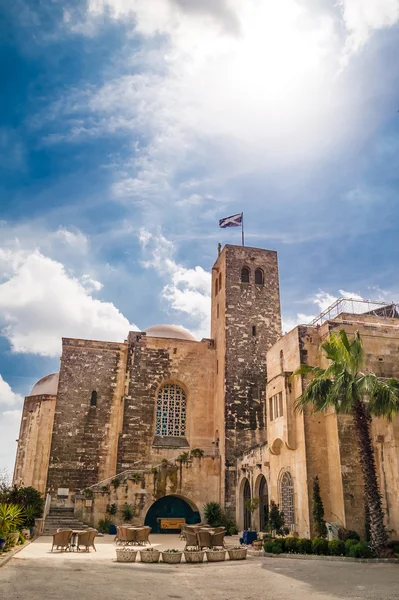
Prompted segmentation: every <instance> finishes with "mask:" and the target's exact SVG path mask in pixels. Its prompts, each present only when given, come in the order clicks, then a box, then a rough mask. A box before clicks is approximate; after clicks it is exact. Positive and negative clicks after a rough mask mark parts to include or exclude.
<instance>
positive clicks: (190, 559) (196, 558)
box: [184, 550, 205, 563]
mask: <svg viewBox="0 0 399 600" xmlns="http://www.w3.org/2000/svg"><path fill="white" fill-rule="evenodd" d="M204 554H205V552H204V551H203V550H195V551H194V552H187V550H186V551H185V552H184V558H185V559H186V563H202V562H203V560H204Z"/></svg>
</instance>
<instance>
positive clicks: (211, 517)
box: [204, 502, 223, 527]
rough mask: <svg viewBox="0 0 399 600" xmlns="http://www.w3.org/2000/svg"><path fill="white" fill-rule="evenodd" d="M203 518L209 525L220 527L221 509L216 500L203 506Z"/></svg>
mask: <svg viewBox="0 0 399 600" xmlns="http://www.w3.org/2000/svg"><path fill="white" fill-rule="evenodd" d="M204 515H205V519H206V521H207V523H208V525H210V526H211V527H220V525H221V523H222V519H223V511H222V507H221V506H220V504H218V503H217V502H208V503H207V504H205V506H204Z"/></svg>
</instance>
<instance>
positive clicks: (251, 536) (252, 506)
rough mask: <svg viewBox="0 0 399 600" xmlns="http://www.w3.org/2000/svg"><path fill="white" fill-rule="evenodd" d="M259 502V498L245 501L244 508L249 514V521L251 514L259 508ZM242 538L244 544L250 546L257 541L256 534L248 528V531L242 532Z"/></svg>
mask: <svg viewBox="0 0 399 600" xmlns="http://www.w3.org/2000/svg"><path fill="white" fill-rule="evenodd" d="M259 502H260V500H259V498H247V500H245V508H246V509H247V510H248V511H249V512H250V513H251V521H252V516H253V513H254V512H255V511H256V509H257V508H258V507H259ZM242 537H243V542H244V544H246V545H248V546H250V545H251V544H252V542H254V541H255V540H256V539H257V537H258V534H257V532H256V531H255V530H254V531H252V527H250V528H249V529H248V530H246V531H244V532H243V534H242Z"/></svg>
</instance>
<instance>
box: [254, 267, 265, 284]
mask: <svg viewBox="0 0 399 600" xmlns="http://www.w3.org/2000/svg"><path fill="white" fill-rule="evenodd" d="M255 283H256V285H263V284H264V275H263V271H262V269H256V271H255Z"/></svg>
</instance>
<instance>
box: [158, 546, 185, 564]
mask: <svg viewBox="0 0 399 600" xmlns="http://www.w3.org/2000/svg"><path fill="white" fill-rule="evenodd" d="M182 556H183V552H181V551H180V550H164V551H163V552H162V562H164V563H169V564H172V565H176V564H177V563H179V562H181V557H182Z"/></svg>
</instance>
